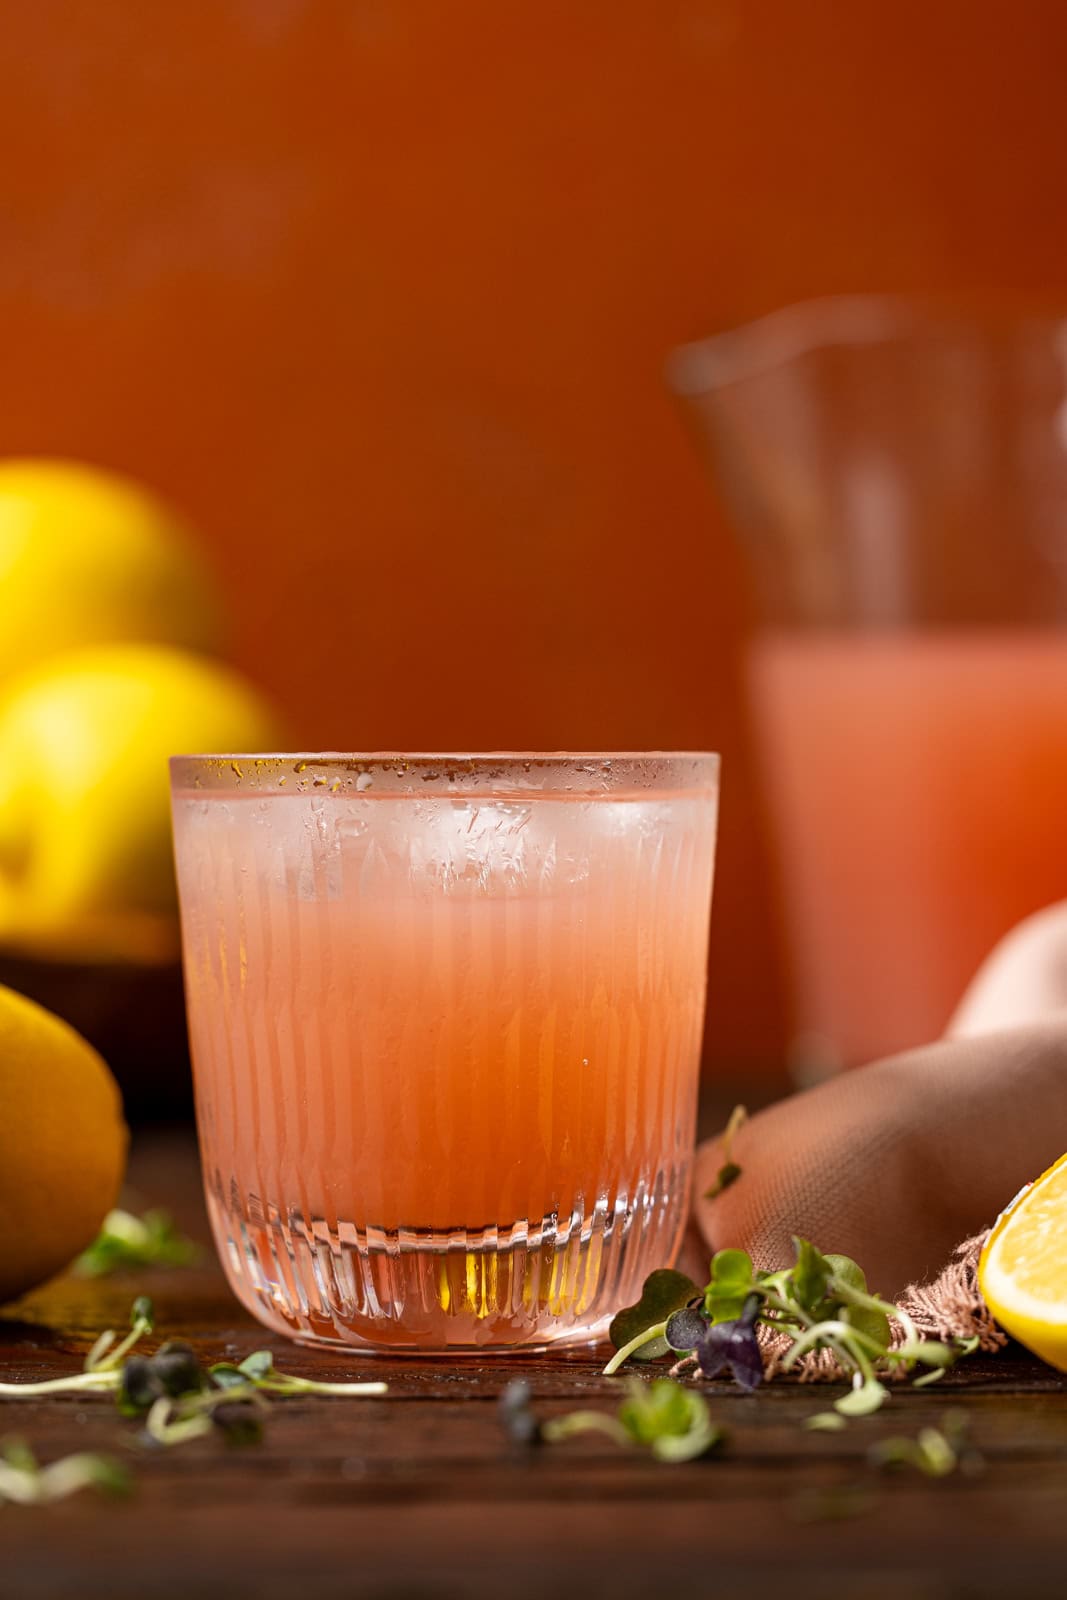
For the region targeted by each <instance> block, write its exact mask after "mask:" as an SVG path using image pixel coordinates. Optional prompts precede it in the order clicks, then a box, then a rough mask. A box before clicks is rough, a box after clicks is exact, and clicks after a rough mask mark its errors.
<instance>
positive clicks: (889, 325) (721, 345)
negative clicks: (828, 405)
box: [666, 293, 1067, 400]
mask: <svg viewBox="0 0 1067 1600" xmlns="http://www.w3.org/2000/svg"><path fill="white" fill-rule="evenodd" d="M1034 329H1043V330H1044V332H1045V334H1046V336H1047V337H1048V338H1049V339H1056V338H1062V337H1063V335H1064V333H1065V331H1067V300H1064V298H1063V297H1062V296H1057V297H1055V298H1049V297H1047V296H1041V297H1038V296H1034V295H1026V296H1018V295H1015V296H1003V295H973V296H972V295H968V296H962V297H960V296H955V297H952V298H947V297H944V296H939V295H935V294H906V293H888V294H878V293H872V294H863V293H859V294H826V295H813V296H811V297H810V298H808V299H802V300H794V301H790V302H787V303H786V304H785V305H781V306H776V307H775V308H774V309H773V310H771V311H765V312H763V313H762V314H759V315H757V316H754V317H751V318H749V319H748V320H746V321H741V322H737V323H733V324H731V325H730V326H728V327H724V328H721V329H719V330H718V331H717V332H714V333H711V334H708V335H707V336H706V337H704V338H702V339H692V340H688V341H687V342H685V343H683V344H680V345H677V346H676V347H675V349H674V350H673V351H671V353H670V355H669V356H668V358H667V372H666V375H667V382H668V385H669V387H670V388H671V389H672V390H673V391H674V393H675V394H676V395H678V397H679V398H680V399H682V400H686V399H699V398H700V396H701V395H706V394H708V393H710V392H711V391H713V390H716V389H721V388H725V387H727V386H729V385H731V384H735V383H743V382H745V380H746V379H749V378H753V377H758V376H761V375H763V374H765V373H767V372H770V371H773V370H776V369H778V368H782V367H786V366H788V365H789V364H790V363H791V362H792V361H795V360H797V359H798V358H800V357H804V356H808V355H811V354H813V353H815V352H817V351H820V350H827V349H831V348H844V349H852V350H859V349H862V348H864V347H871V346H875V347H877V346H884V345H891V344H896V343H907V342H908V341H909V340H916V341H918V340H921V339H922V338H923V337H925V336H928V335H930V334H931V333H942V334H944V333H948V332H952V333H955V334H963V335H965V336H966V337H967V338H969V339H970V340H973V341H974V342H978V341H979V340H981V339H982V338H983V337H988V336H989V335H990V334H993V333H996V334H1000V335H1001V336H1006V335H1008V334H1010V333H1015V334H1021V333H1032V332H1033V330H1034Z"/></svg>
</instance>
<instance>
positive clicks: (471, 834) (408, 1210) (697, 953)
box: [172, 753, 718, 1352]
mask: <svg viewBox="0 0 1067 1600" xmlns="http://www.w3.org/2000/svg"><path fill="white" fill-rule="evenodd" d="M172 783H173V799H174V825H175V838H176V850H177V863H178V878H179V889H180V896H181V912H182V933H183V947H184V962H185V978H186V989H187V1002H188V1011H189V1025H190V1035H191V1041H192V1051H193V1063H194V1072H195V1080H196V1099H197V1115H198V1122H199V1130H200V1141H201V1150H202V1156H203V1166H204V1176H205V1185H206V1190H207V1199H208V1206H209V1210H210V1214H211V1220H212V1225H213V1228H214V1231H215V1236H216V1240H217V1243H218V1247H219V1250H220V1253H221V1255H222V1259H223V1262H224V1265H225V1268H226V1271H227V1273H228V1275H229V1279H230V1282H231V1284H232V1286H233V1288H234V1290H235V1292H236V1294H237V1296H238V1298H239V1299H240V1300H241V1301H242V1302H243V1303H244V1304H245V1305H246V1306H247V1307H248V1308H249V1309H250V1310H251V1311H253V1312H254V1313H255V1314H256V1315H257V1316H258V1317H259V1318H260V1319H261V1320H262V1321H263V1322H265V1323H267V1325H268V1326H270V1327H272V1328H274V1329H276V1330H278V1331H280V1332H286V1333H289V1334H293V1335H296V1336H298V1337H306V1338H314V1339H320V1340H328V1341H334V1342H336V1341H341V1342H344V1343H346V1344H351V1345H361V1346H367V1345H369V1346H378V1347H388V1348H393V1349H408V1350H419V1351H427V1352H429V1351H443V1350H450V1351H456V1350H462V1349H482V1348H485V1347H486V1346H504V1345H512V1346H515V1345H520V1346H521V1345H525V1346H531V1345H533V1346H536V1345H544V1344H546V1343H548V1342H550V1341H553V1340H557V1339H560V1338H568V1339H574V1338H591V1337H594V1336H595V1335H596V1334H597V1333H598V1332H600V1331H602V1329H603V1328H604V1326H605V1325H606V1321H607V1319H608V1318H609V1317H610V1315H611V1314H612V1313H613V1312H614V1311H615V1310H616V1309H617V1308H618V1307H619V1306H620V1305H622V1304H625V1303H626V1302H627V1301H628V1300H632V1299H634V1298H636V1295H637V1293H638V1292H639V1288H640V1284H641V1281H642V1279H643V1278H644V1276H645V1274H646V1273H647V1272H649V1271H650V1270H652V1269H653V1268H654V1267H659V1266H664V1265H667V1264H669V1262H670V1261H671V1260H672V1258H673V1256H674V1254H675V1252H676V1250H677V1247H678V1244H679V1241H680V1237H681V1233H682V1230H683V1227H684V1223H685V1216H686V1207H687V1199H688V1187H689V1173H690V1165H691V1157H692V1149H693V1138H694V1116H695V1101H696V1088H697V1077H698V1069H699V1059H700V1043H701V1033H702V1022H703V1012H704V990H705V971H706V960H707V932H708V913H709V904H710V895H711V881H712V861H713V855H714V842H715V827H716V812H717V797H718V761H717V757H715V756H711V755H705V754H657V753H653V754H641V755H599V754H598V755H588V756H587V755H549V756H539V755H526V756H523V755H510V754H509V755H500V756H496V755H493V756H467V755H464V756H392V755H373V756H349V755H323V756H313V755H308V756H232V757H231V756H227V757H198V756H183V757H178V758H175V760H174V761H173V762H172Z"/></svg>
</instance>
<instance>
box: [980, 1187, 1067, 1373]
mask: <svg viewBox="0 0 1067 1600" xmlns="http://www.w3.org/2000/svg"><path fill="white" fill-rule="evenodd" d="M978 1286H979V1288H980V1289H981V1291H982V1295H983V1298H984V1299H985V1302H986V1304H987V1305H988V1307H989V1309H990V1311H991V1312H992V1313H993V1315H994V1317H995V1318H996V1320H997V1321H998V1322H999V1323H1000V1326H1001V1327H1002V1328H1003V1329H1004V1330H1005V1332H1006V1333H1010V1334H1011V1336H1012V1337H1013V1338H1014V1339H1018V1341H1019V1343H1020V1344H1023V1345H1025V1346H1026V1347H1027V1349H1028V1350H1032V1351H1033V1352H1034V1354H1035V1355H1038V1356H1040V1357H1041V1359H1042V1360H1043V1361H1047V1362H1048V1363H1049V1365H1050V1366H1053V1367H1057V1368H1058V1369H1059V1370H1060V1371H1061V1372H1067V1156H1062V1157H1061V1158H1060V1160H1059V1161H1057V1162H1056V1165H1055V1166H1054V1167H1050V1168H1049V1170H1048V1171H1047V1172H1046V1173H1044V1174H1043V1176H1042V1177H1040V1178H1038V1179H1037V1181H1036V1182H1035V1183H1032V1184H1030V1185H1029V1186H1028V1187H1027V1188H1025V1189H1024V1190H1023V1191H1022V1192H1021V1193H1020V1194H1019V1195H1017V1196H1016V1198H1015V1199H1014V1200H1013V1201H1012V1203H1011V1205H1010V1206H1009V1207H1008V1209H1007V1210H1006V1211H1005V1212H1004V1213H1003V1214H1002V1215H1001V1216H1000V1218H999V1219H998V1221H997V1223H996V1226H995V1227H994V1228H993V1231H992V1232H991V1234H990V1236H989V1239H988V1241H987V1243H986V1246H985V1249H984V1250H983V1251H982V1258H981V1261H980V1262H979V1264H978Z"/></svg>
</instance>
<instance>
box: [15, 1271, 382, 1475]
mask: <svg viewBox="0 0 1067 1600" xmlns="http://www.w3.org/2000/svg"><path fill="white" fill-rule="evenodd" d="M152 1328H153V1315H152V1304H151V1301H149V1300H147V1299H144V1298H142V1299H138V1300H135V1301H134V1303H133V1308H132V1311H131V1313H130V1329H129V1332H128V1333H127V1334H126V1335H125V1336H124V1337H123V1338H122V1339H119V1337H118V1334H117V1333H116V1332H115V1331H114V1330H113V1329H108V1330H107V1332H106V1333H102V1334H101V1335H100V1337H99V1339H97V1341H96V1343H95V1344H94V1345H93V1347H92V1349H91V1350H90V1351H89V1354H88V1355H87V1356H86V1358H85V1365H84V1368H83V1370H82V1371H81V1372H78V1373H73V1374H71V1375H70V1376H69V1377H65V1378H48V1379H45V1380H44V1381H43V1382H41V1383H0V1399H20V1400H21V1399H29V1398H32V1397H34V1396H37V1395H42V1394H110V1395H113V1396H114V1398H115V1402H116V1404H117V1406H118V1409H119V1411H120V1412H121V1413H122V1415H123V1416H126V1417H143V1418H144V1420H145V1436H146V1438H147V1439H148V1440H149V1441H150V1442H152V1443H153V1444H157V1445H171V1444H181V1443H183V1442H184V1441H185V1440H187V1439H195V1438H199V1437H201V1436H202V1435H204V1434H207V1433H210V1432H211V1431H212V1430H213V1429H218V1430H219V1431H220V1432H222V1433H223V1434H224V1435H225V1437H226V1438H227V1439H229V1440H230V1441H231V1442H233V1443H248V1442H252V1441H254V1440H256V1439H258V1438H259V1436H260V1433H261V1431H262V1420H263V1415H264V1413H265V1412H266V1411H267V1410H269V1404H268V1401H267V1400H266V1398H265V1397H266V1396H268V1395H270V1396H277V1397H279V1398H285V1397H287V1396H291V1395H335V1396H342V1397H346V1398H353V1397H362V1396H365V1395H379V1394H385V1392H386V1389H387V1387H388V1386H387V1385H386V1384H384V1383H321V1382H319V1381H318V1380H316V1379H313V1378H299V1377H297V1376H296V1375H295V1374H293V1373H288V1372H279V1371H278V1370H277V1368H276V1367H275V1365H274V1357H273V1355H272V1354H271V1352H270V1351H269V1350H255V1351H253V1352H252V1354H251V1355H249V1356H246V1357H245V1359H244V1360H243V1361H242V1362H240V1364H239V1365H234V1364H233V1363H232V1362H228V1361H221V1362H218V1363H216V1365H215V1366H212V1367H209V1368H207V1369H205V1368H203V1367H202V1366H201V1365H200V1363H199V1361H198V1360H197V1357H196V1352H195V1351H194V1350H193V1348H192V1346H191V1345H189V1344H186V1343H185V1342H184V1340H181V1339H170V1340H168V1341H167V1342H166V1343H165V1344H162V1345H160V1346H159V1348H158V1349H157V1350H155V1351H154V1352H152V1353H151V1354H144V1353H143V1352H141V1351H139V1350H137V1348H136V1347H137V1346H138V1344H139V1343H140V1342H141V1340H142V1339H143V1338H144V1337H145V1335H146V1334H149V1333H151V1332H152ZM0 1494H2V1490H0Z"/></svg>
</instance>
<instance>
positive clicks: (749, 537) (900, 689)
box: [671, 298, 1067, 1076]
mask: <svg viewBox="0 0 1067 1600" xmlns="http://www.w3.org/2000/svg"><path fill="white" fill-rule="evenodd" d="M671 377H672V381H673V384H674V387H675V388H676V390H677V391H678V392H679V393H680V394H681V395H682V396H684V397H685V400H686V403H687V406H688V408H689V410H690V414H691V416H692V417H693V419H694V420H695V421H696V423H697V425H698V429H699V432H700V436H701V438H702V441H703V443H704V445H705V446H706V449H707V452H708V455H709V457H710V460H711V463H712V465H713V469H714V472H715V476H716V479H717V482H718V484H719V487H720V490H721V492H722V495H723V498H724V501H725V505H726V508H727V510H728V512H729V514H730V517H731V520H732V522H733V523H734V525H735V527H736V529H737V532H738V534H739V536H740V538H741V541H742V545H743V548H744V550H745V553H746V556H747V560H748V564H749V568H750V571H751V575H752V578H753V581H754V588H755V593H756V599H757V606H758V610H759V624H758V626H757V629H756V631H755V633H754V635H753V637H752V640H751V644H750V650H749V661H748V683H749V690H750V696H751V707H752V713H753V720H754V730H755V735H756V742H757V749H758V752H759V756H760V759H761V763H762V767H763V773H764V779H765V786H766V793H767V797H768V802H769V805H770V811H771V820H772V824H773V828H774V832H775V835H776V843H777V850H778V856H779V870H780V881H781V887H782V898H783V912H784V921H785V928H786V935H787V944H788V951H787V954H788V958H789V967H790V970H791V973H792V980H793V1040H794V1056H795V1060H794V1065H795V1067H796V1068H797V1069H798V1071H799V1072H800V1074H801V1075H802V1076H804V1075H812V1076H814V1075H819V1074H821V1073H825V1072H826V1071H828V1070H833V1069H835V1068H836V1067H838V1066H842V1065H853V1064H856V1063H858V1062H861V1061H865V1060H870V1059H872V1058H873V1057H875V1056H878V1055H884V1054H887V1053H890V1052H893V1051H895V1050H899V1049H903V1048H906V1047H908V1046H910V1045H913V1044H918V1043H920V1042H922V1041H924V1040H926V1039H930V1038H933V1037H935V1036H936V1035H938V1034H939V1033H940V1032H942V1031H943V1029H944V1028H945V1025H946V1023H947V1022H948V1021H949V1019H950V1016H951V1013H952V1011H953V1009H954V1007H955V1005H956V1003H957V1001H958V1000H959V998H960V996H961V993H962V991H963V989H964V988H965V986H966V984H967V982H968V980H969V979H970V977H971V976H972V974H973V973H974V971H975V969H976V968H977V966H978V965H979V964H980V962H981V960H982V958H983V957H984V956H985V955H986V954H987V953H988V951H989V950H990V948H991V947H992V946H993V944H994V943H995V942H996V941H997V939H998V938H999V937H1000V936H1001V935H1002V934H1004V933H1005V932H1006V931H1007V930H1008V929H1009V928H1011V927H1012V925H1013V924H1014V923H1016V922H1017V921H1018V920H1019V919H1021V918H1022V917H1024V916H1026V915H1027V914H1028V913H1030V912H1032V911H1034V910H1037V909H1038V908H1040V907H1041V906H1044V905H1046V904H1048V903H1049V902H1051V901H1054V900H1056V899H1059V898H1061V897H1067V632H1065V631H1064V628H1063V623H1064V618H1065V616H1067V407H1065V399H1067V324H1065V323H1064V322H1062V321H1060V320H1058V319H1056V318H1053V317H1046V316H1030V315H1027V316H1018V315H1012V316H1005V315H999V314H998V315H989V314H983V315H980V316H974V315H970V314H967V313H963V312H952V311H940V310H937V309H933V308H930V307H925V306H922V305H920V304H912V303H908V302H904V301H897V300H889V299H872V298H845V299H832V300H823V301H816V302H812V303H810V304H804V305H798V306H794V307H791V308H789V309H787V310H784V311H780V312H777V313H775V314H773V315H771V316H769V317H766V318H764V319H762V320H761V321H759V322H756V323H754V324H752V325H751V326H749V327H745V328H741V329H738V330H736V331H733V332H729V333H724V334H722V335H720V336H719V337H716V338H712V339H709V340H706V341H704V342H702V343H699V344H693V345H688V346H685V347H683V348H682V349H681V350H679V351H678V352H676V355H675V357H674V360H673V363H672V368H671Z"/></svg>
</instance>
